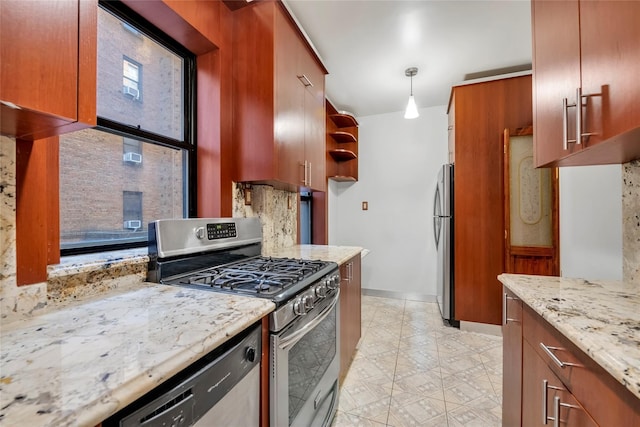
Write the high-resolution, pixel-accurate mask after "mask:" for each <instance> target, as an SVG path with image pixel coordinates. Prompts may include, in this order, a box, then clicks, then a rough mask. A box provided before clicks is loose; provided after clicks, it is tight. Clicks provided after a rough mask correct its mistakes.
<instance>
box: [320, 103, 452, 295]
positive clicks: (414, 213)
mask: <svg viewBox="0 0 640 427" xmlns="http://www.w3.org/2000/svg"><path fill="white" fill-rule="evenodd" d="M419 111H420V117H418V118H417V119H413V120H406V119H404V118H403V117H402V116H403V113H402V112H397V113H389V114H380V115H374V116H366V117H358V123H359V124H360V127H359V130H358V134H359V138H358V141H359V144H358V151H359V153H358V154H359V156H358V162H359V164H358V166H359V181H358V182H356V183H337V182H333V181H330V183H329V201H328V203H329V244H331V245H354V246H362V247H364V248H366V249H369V250H370V251H371V253H370V254H369V255H368V256H366V257H365V258H364V259H363V260H362V286H363V288H366V289H373V290H378V291H388V292H395V293H400V294H405V295H409V296H413V297H424V298H425V299H433V298H434V296H435V295H436V282H435V280H436V259H437V256H436V249H435V242H434V239H433V221H432V213H433V193H434V191H435V186H436V178H437V173H438V170H439V168H440V166H441V165H442V164H443V163H446V162H447V114H446V107H445V106H440V107H432V108H423V109H420V110H419ZM363 201H367V202H368V203H369V210H367V211H363V210H362V202H363Z"/></svg>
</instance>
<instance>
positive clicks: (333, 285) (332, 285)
mask: <svg viewBox="0 0 640 427" xmlns="http://www.w3.org/2000/svg"><path fill="white" fill-rule="evenodd" d="M339 282H340V278H338V280H336V276H331V277H329V278H328V279H327V288H329V289H331V290H333V289H337V288H338V283H339Z"/></svg>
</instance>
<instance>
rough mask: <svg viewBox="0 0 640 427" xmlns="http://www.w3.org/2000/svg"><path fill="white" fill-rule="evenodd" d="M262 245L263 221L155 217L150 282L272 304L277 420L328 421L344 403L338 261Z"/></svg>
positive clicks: (276, 424) (275, 424)
mask: <svg viewBox="0 0 640 427" xmlns="http://www.w3.org/2000/svg"><path fill="white" fill-rule="evenodd" d="M261 250H262V231H261V225H260V221H259V219H258V218H217V219H177V220H159V221H155V222H153V223H150V224H149V257H150V262H149V272H148V280H149V281H152V282H159V283H165V284H168V285H173V286H183V287H189V288H196V289H202V290H203V291H212V292H223V293H232V294H237V295H243V296H249V297H256V298H268V299H270V300H271V301H273V302H274V303H275V304H276V310H275V311H274V312H273V313H271V315H270V318H269V330H270V335H269V341H270V343H269V347H270V348H269V350H270V351H269V354H270V359H271V360H270V380H269V381H270V384H269V390H270V395H269V402H270V404H269V407H270V424H271V426H272V427H280V426H304V427H308V426H328V425H330V423H331V420H332V419H333V416H334V415H335V412H336V409H337V402H338V374H339V368H340V361H339V354H340V351H339V347H338V346H339V339H338V331H339V323H340V318H339V311H338V307H339V305H338V299H339V295H340V288H339V285H340V274H339V269H338V265H337V264H336V263H334V262H328V261H319V260H301V259H291V258H271V257H263V256H261Z"/></svg>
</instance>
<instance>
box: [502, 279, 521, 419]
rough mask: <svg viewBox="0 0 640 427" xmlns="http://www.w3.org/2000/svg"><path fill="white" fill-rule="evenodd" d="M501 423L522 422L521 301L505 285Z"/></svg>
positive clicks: (503, 298)
mask: <svg viewBox="0 0 640 427" xmlns="http://www.w3.org/2000/svg"><path fill="white" fill-rule="evenodd" d="M502 310H503V318H502V357H503V360H504V363H503V366H502V389H503V390H509V393H504V395H503V396H502V425H504V426H519V425H521V423H522V406H521V404H520V402H521V401H522V301H521V300H520V299H519V298H518V297H516V296H515V295H514V294H513V292H511V291H509V290H508V289H506V288H504V289H503V295H502Z"/></svg>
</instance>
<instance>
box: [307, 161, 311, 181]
mask: <svg viewBox="0 0 640 427" xmlns="http://www.w3.org/2000/svg"><path fill="white" fill-rule="evenodd" d="M308 165H309V167H308V168H307V174H308V175H309V177H308V178H307V185H309V186H311V162H309V163H308Z"/></svg>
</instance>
